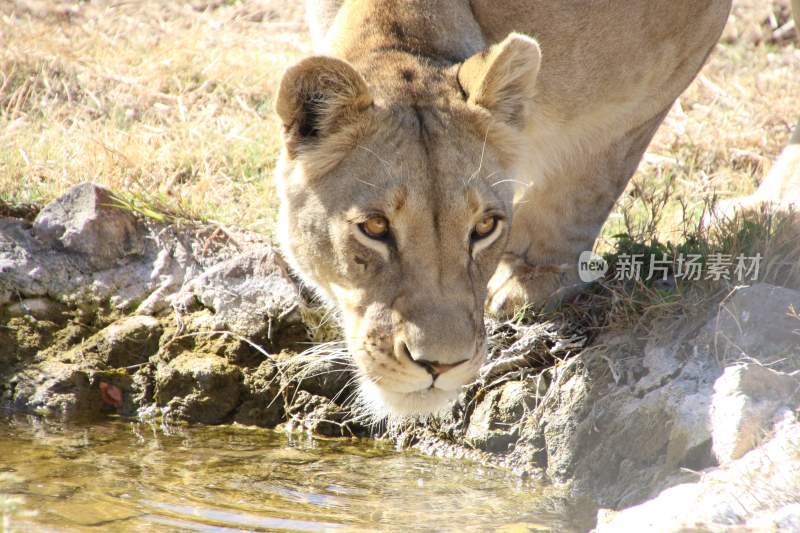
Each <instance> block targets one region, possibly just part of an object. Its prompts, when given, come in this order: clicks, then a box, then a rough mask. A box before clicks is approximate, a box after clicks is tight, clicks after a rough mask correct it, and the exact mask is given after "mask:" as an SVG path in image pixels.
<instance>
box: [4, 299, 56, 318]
mask: <svg viewBox="0 0 800 533" xmlns="http://www.w3.org/2000/svg"><path fill="white" fill-rule="evenodd" d="M64 311H65V307H64V306H63V305H62V304H60V303H58V302H54V301H53V300H51V299H49V298H41V297H40V298H24V299H22V300H20V301H19V302H15V303H13V304H11V305H9V306H8V308H7V309H6V312H7V313H8V314H9V316H12V317H19V316H32V317H34V318H36V319H38V320H51V321H58V320H60V319H61V318H62V315H63V313H64Z"/></svg>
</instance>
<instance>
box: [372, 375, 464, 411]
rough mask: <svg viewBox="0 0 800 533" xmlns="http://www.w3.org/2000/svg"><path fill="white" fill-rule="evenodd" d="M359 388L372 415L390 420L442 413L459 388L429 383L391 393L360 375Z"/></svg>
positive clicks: (449, 404)
mask: <svg viewBox="0 0 800 533" xmlns="http://www.w3.org/2000/svg"><path fill="white" fill-rule="evenodd" d="M359 391H360V397H361V403H362V405H363V406H364V407H365V408H366V409H368V410H369V412H370V413H371V414H372V416H373V417H375V418H376V419H389V420H393V419H405V418H420V417H427V416H434V415H437V414H441V413H443V412H445V411H447V409H448V408H449V407H450V406H451V405H452V403H453V401H454V400H455V399H456V397H457V396H458V392H459V389H454V390H445V389H442V388H439V387H437V386H436V385H435V383H431V384H430V385H429V386H425V387H423V388H421V389H419V390H416V391H413V392H392V391H390V390H387V389H386V388H385V387H381V386H380V385H378V384H377V383H375V382H374V381H373V380H371V379H369V378H368V377H362V378H361V380H360V383H359Z"/></svg>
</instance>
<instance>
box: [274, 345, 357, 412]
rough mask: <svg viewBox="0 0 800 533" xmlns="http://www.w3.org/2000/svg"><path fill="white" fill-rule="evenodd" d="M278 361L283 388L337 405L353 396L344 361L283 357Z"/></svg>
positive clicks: (349, 370)
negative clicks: (327, 400)
mask: <svg viewBox="0 0 800 533" xmlns="http://www.w3.org/2000/svg"><path fill="white" fill-rule="evenodd" d="M281 357H282V362H283V363H284V368H283V372H282V374H283V375H282V382H283V384H284V386H287V387H296V388H298V389H301V390H304V391H306V392H310V393H311V394H314V395H316V396H323V397H325V398H331V399H334V400H337V401H339V402H343V401H344V400H346V399H348V398H349V397H350V395H351V393H352V392H354V386H355V383H354V381H353V367H352V363H351V362H349V361H347V360H343V359H328V358H322V357H320V358H314V355H313V354H312V355H311V356H308V355H296V354H288V353H284V354H281ZM311 358H314V359H311Z"/></svg>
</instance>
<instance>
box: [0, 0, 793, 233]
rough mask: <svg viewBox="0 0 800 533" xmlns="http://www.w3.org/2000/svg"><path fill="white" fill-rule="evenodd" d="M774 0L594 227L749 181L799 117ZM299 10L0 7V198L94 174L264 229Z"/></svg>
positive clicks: (715, 66) (32, 198)
mask: <svg viewBox="0 0 800 533" xmlns="http://www.w3.org/2000/svg"><path fill="white" fill-rule="evenodd" d="M786 4H787V1H786V0H772V1H771V2H763V1H758V0H740V1H738V2H737V12H736V16H734V17H733V18H732V20H731V23H730V25H729V28H728V30H727V31H726V38H725V39H723V43H722V44H720V45H719V46H718V49H717V51H716V52H715V54H714V55H713V56H712V59H711V61H710V63H709V65H708V66H707V67H706V68H705V70H704V71H703V74H702V76H700V78H699V79H698V80H697V81H696V82H695V83H694V84H693V85H692V87H691V88H690V89H689V90H688V91H687V93H686V94H685V95H684V96H682V97H681V99H680V102H679V103H678V104H676V106H675V108H674V109H673V111H672V113H671V114H670V115H669V117H668V118H667V120H666V122H665V126H664V127H663V128H662V129H661V130H660V131H659V133H658V135H657V137H656V139H655V141H654V143H653V145H652V147H651V149H650V151H649V153H648V154H647V156H646V158H645V162H644V164H643V165H642V167H641V169H640V171H639V173H638V174H637V177H636V178H635V180H634V181H633V183H632V184H631V186H630V187H629V189H628V191H627V192H626V193H625V195H624V196H623V198H622V199H621V201H620V204H619V207H618V209H616V210H615V213H614V214H613V215H612V218H611V219H610V221H609V223H608V224H607V228H606V229H605V230H604V236H606V237H608V236H611V235H613V234H615V233H618V232H619V231H620V230H621V229H623V228H624V227H625V220H626V219H625V217H624V214H625V213H628V217H627V223H628V225H631V224H632V221H633V223H634V225H640V226H641V228H640V229H641V231H642V232H643V234H650V235H657V236H659V238H661V239H662V240H670V239H673V238H674V235H675V232H681V231H682V229H683V227H684V226H685V224H688V223H692V221H694V220H696V219H697V218H698V217H699V216H700V212H701V210H702V206H703V205H704V203H705V202H707V199H708V198H709V197H712V196H715V195H716V196H718V197H720V198H726V197H730V196H734V195H739V194H743V193H749V192H751V191H753V190H754V189H755V188H756V186H757V185H758V183H759V181H760V180H761V179H762V178H763V176H764V175H765V174H766V172H767V170H768V169H769V166H770V164H771V161H772V160H773V159H774V157H775V156H776V155H777V154H778V152H779V151H780V149H781V147H782V146H783V145H784V144H785V142H786V140H787V139H788V137H789V132H790V127H791V125H792V124H793V121H794V120H796V119H797V118H798V115H800V112H798V107H797V94H798V87H797V72H800V51H798V50H796V49H795V48H794V47H792V46H786V44H787V43H788V39H789V37H790V36H791V31H790V30H791V28H789V27H787V26H786V22H787V19H786V14H787V12H786V9H785V6H786ZM301 5H302V2H300V1H299V0H286V1H283V2H276V1H274V0H247V1H243V2H237V1H222V0H195V1H192V2H162V1H154V0H141V1H139V0H137V1H122V2H109V1H97V2H58V1H46V0H20V1H17V2H13V1H12V2H4V3H2V4H0V42H2V43H3V46H2V47H0V208H2V204H3V203H5V204H6V207H5V210H6V211H8V205H9V204H10V205H19V204H31V203H33V204H41V203H43V202H46V201H48V200H50V199H52V198H53V197H55V196H57V195H58V194H60V193H62V192H63V191H64V190H65V189H67V188H68V187H69V186H71V185H73V184H75V183H78V182H81V181H85V180H94V181H97V182H100V183H103V184H106V185H108V186H110V187H112V188H113V189H115V190H118V191H122V192H123V193H124V194H128V195H129V196H130V197H131V199H132V200H131V201H134V202H137V203H138V204H144V205H154V206H159V207H160V208H163V209H169V210H173V211H176V212H178V213H180V214H182V215H184V216H187V217H192V218H204V219H213V220H218V221H220V222H223V223H225V224H235V225H239V226H243V227H246V228H249V229H254V230H257V231H263V232H267V233H269V232H270V231H271V228H272V226H273V222H274V216H275V206H276V198H275V193H274V189H273V187H272V183H271V173H272V170H273V165H274V161H275V157H276V154H277V150H278V138H277V133H278V130H277V127H278V126H277V123H276V120H275V119H274V117H273V115H272V113H271V107H272V97H273V93H274V90H275V88H276V85H277V81H278V78H279V76H280V74H281V72H282V70H283V69H284V68H285V66H287V65H288V64H289V63H291V62H293V61H294V60H295V59H296V58H297V57H299V56H301V55H303V54H306V53H308V52H309V51H310V46H309V43H308V40H307V37H306V36H305V28H304V24H303V21H302V7H301ZM662 203H663V205H662V206H661V207H660V209H659V211H658V214H657V216H653V214H654V213H653V208H654V206H659V205H660V204H662ZM2 212H3V209H0V213H2ZM608 244H609V241H608V239H605V240H602V241H601V243H600V246H601V248H602V247H603V246H606V247H607V246H608Z"/></svg>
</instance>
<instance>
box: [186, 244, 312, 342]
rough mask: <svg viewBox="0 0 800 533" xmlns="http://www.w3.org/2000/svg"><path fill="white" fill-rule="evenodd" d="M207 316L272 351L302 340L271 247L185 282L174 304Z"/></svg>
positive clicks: (291, 288)
mask: <svg viewBox="0 0 800 533" xmlns="http://www.w3.org/2000/svg"><path fill="white" fill-rule="evenodd" d="M190 297H195V298H197V300H198V301H199V302H200V303H201V304H202V305H204V306H205V307H208V308H209V309H211V310H213V312H214V325H215V327H216V328H217V329H227V330H230V331H232V332H233V333H235V334H237V335H242V336H245V337H263V336H266V337H268V338H269V339H268V340H269V341H271V344H272V346H270V349H271V350H272V351H279V349H281V348H283V347H286V345H290V344H292V343H293V342H296V341H298V340H305V339H306V338H307V337H308V334H307V333H306V331H305V327H304V326H303V324H302V320H301V318H300V313H299V305H300V303H301V297H300V291H299V287H298V286H297V285H296V284H295V283H294V281H293V280H292V279H291V277H290V276H289V273H288V268H287V267H286V266H285V264H284V262H283V259H282V258H281V257H280V256H279V255H278V253H277V252H276V251H275V249H274V248H272V247H271V246H260V247H257V248H256V249H254V250H251V251H248V252H246V253H244V254H241V255H238V256H236V257H234V258H232V259H229V260H227V261H224V262H222V263H220V264H218V265H216V266H214V267H212V268H210V269H208V270H206V271H205V272H204V273H203V274H201V275H200V276H198V277H196V278H195V279H193V280H192V281H190V282H189V283H188V284H187V285H186V286H185V287H184V289H183V290H182V293H181V295H180V296H179V298H180V299H181V300H182V301H184V302H186V301H187V299H188V298H190Z"/></svg>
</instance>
